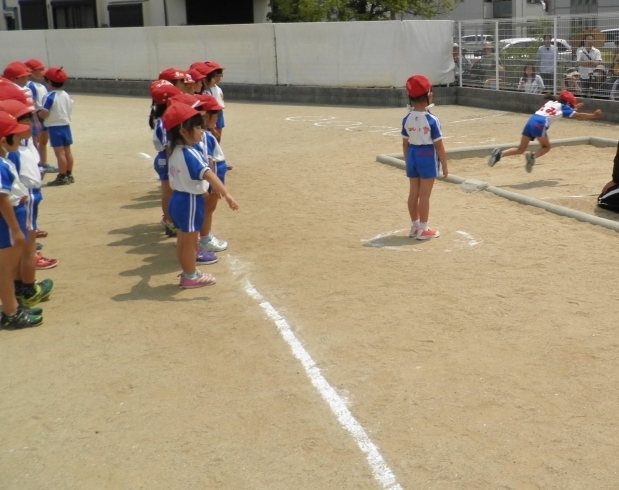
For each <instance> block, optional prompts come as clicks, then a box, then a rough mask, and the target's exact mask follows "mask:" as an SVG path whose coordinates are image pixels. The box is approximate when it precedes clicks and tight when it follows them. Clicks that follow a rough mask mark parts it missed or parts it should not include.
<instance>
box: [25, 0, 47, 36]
mask: <svg viewBox="0 0 619 490" xmlns="http://www.w3.org/2000/svg"><path fill="white" fill-rule="evenodd" d="M19 13H20V18H21V26H22V29H24V30H30V29H47V27H48V25H47V5H46V4H45V0H19Z"/></svg>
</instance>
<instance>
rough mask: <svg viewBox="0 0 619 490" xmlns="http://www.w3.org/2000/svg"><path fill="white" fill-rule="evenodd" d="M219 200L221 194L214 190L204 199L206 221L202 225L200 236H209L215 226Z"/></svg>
mask: <svg viewBox="0 0 619 490" xmlns="http://www.w3.org/2000/svg"><path fill="white" fill-rule="evenodd" d="M217 201H219V194H217V193H216V192H213V193H212V194H209V195H208V196H207V197H206V199H204V221H203V222H202V226H201V227H200V238H202V237H207V236H209V235H210V233H211V229H212V227H213V213H214V212H215V209H216V208H217Z"/></svg>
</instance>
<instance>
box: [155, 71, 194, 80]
mask: <svg viewBox="0 0 619 490" xmlns="http://www.w3.org/2000/svg"><path fill="white" fill-rule="evenodd" d="M186 78H187V74H186V73H185V72H184V71H183V70H177V69H176V68H166V69H165V70H163V71H162V72H161V73H159V80H167V81H168V82H175V81H176V80H185V79H186Z"/></svg>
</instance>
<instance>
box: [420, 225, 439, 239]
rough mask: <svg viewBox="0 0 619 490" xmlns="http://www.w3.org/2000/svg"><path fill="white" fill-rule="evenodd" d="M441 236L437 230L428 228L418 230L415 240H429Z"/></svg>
mask: <svg viewBox="0 0 619 490" xmlns="http://www.w3.org/2000/svg"><path fill="white" fill-rule="evenodd" d="M440 236H441V234H440V233H439V232H438V231H437V230H433V229H432V228H428V229H426V230H419V232H418V233H417V236H416V237H415V238H417V240H429V239H430V238H438V237H440Z"/></svg>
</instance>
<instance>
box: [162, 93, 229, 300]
mask: <svg viewBox="0 0 619 490" xmlns="http://www.w3.org/2000/svg"><path fill="white" fill-rule="evenodd" d="M162 120H163V126H164V128H165V129H166V131H167V132H168V141H169V145H170V148H169V151H170V158H169V161H168V167H169V175H170V186H171V187H172V189H173V192H172V197H171V198H170V207H169V212H170V217H171V218H172V222H173V223H174V227H175V228H176V230H177V232H178V238H177V242H176V257H177V258H178V261H179V263H180V265H181V268H182V269H183V272H182V274H181V279H180V285H181V287H182V288H184V289H192V288H199V287H203V286H209V285H211V284H215V278H214V277H213V276H212V275H210V274H204V273H202V272H200V271H199V270H198V269H197V268H196V253H197V252H198V235H199V232H200V227H201V226H202V222H203V220H204V197H203V195H204V194H206V193H207V192H208V190H209V187H210V186H212V188H213V190H214V191H215V192H218V193H219V194H221V196H222V197H223V198H224V199H225V200H226V201H227V202H228V205H229V206H230V208H231V209H233V210H236V209H238V205H237V203H236V201H235V200H234V198H233V197H232V196H231V195H230V194H229V193H228V190H227V189H226V188H225V186H224V185H223V184H222V183H221V181H220V180H219V179H218V178H217V175H216V174H215V173H214V172H212V171H210V169H209V166H208V163H207V162H206V160H205V159H204V155H203V154H202V152H200V151H198V150H196V148H195V147H194V145H196V144H199V143H200V141H201V139H202V122H203V120H202V116H201V115H200V113H199V112H198V111H196V110H195V109H194V108H193V107H191V106H190V105H187V104H184V103H180V102H174V103H172V104H171V105H170V107H168V109H167V110H166V111H165V113H164V114H163V118H162Z"/></svg>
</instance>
